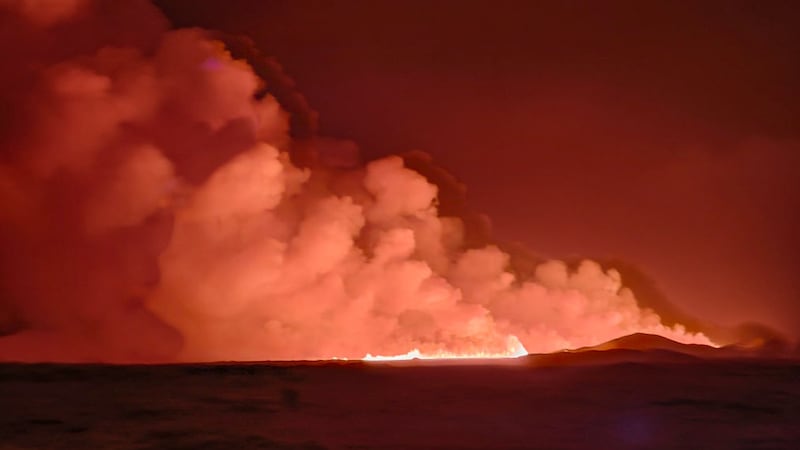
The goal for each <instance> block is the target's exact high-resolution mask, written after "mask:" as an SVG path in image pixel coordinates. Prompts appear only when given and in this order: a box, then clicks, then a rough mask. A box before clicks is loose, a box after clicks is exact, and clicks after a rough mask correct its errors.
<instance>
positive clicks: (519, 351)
mask: <svg viewBox="0 0 800 450" xmlns="http://www.w3.org/2000/svg"><path fill="white" fill-rule="evenodd" d="M508 344H509V345H508V349H507V351H505V352H499V353H495V352H484V351H478V352H472V353H454V352H447V351H439V352H435V353H422V352H420V351H419V349H416V348H415V349H413V350H411V351H410V352H408V353H406V354H403V355H394V356H383V355H372V354H370V353H367V354H366V355H365V356H364V357H363V358H362V360H364V361H410V360H413V359H508V358H519V357H520V356H526V355H527V354H528V351H527V350H526V349H525V346H523V345H522V342H520V341H519V339H517V337H516V336H509V339H508Z"/></svg>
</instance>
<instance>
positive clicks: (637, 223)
mask: <svg viewBox="0 0 800 450" xmlns="http://www.w3.org/2000/svg"><path fill="white" fill-rule="evenodd" d="M156 3H157V4H159V6H161V7H162V8H163V9H164V10H165V12H166V13H167V15H168V17H169V18H170V19H171V20H172V21H173V23H174V24H176V25H179V26H192V25H196V26H202V27H205V28H215V29H219V30H223V31H226V32H229V33H241V34H245V35H248V36H250V37H251V38H252V39H253V40H254V42H255V44H256V46H257V47H258V48H260V49H261V50H262V51H263V52H264V53H265V54H267V55H270V56H274V57H275V58H276V59H277V60H278V61H279V62H280V63H281V64H282V65H283V66H284V69H285V71H286V72H287V73H288V74H289V75H290V76H291V77H292V78H293V79H294V80H295V81H296V82H297V87H296V89H297V90H298V91H300V92H301V93H302V94H304V95H305V97H306V98H307V100H308V102H309V103H310V105H311V107H312V108H313V109H314V110H316V111H317V112H318V113H319V117H320V121H319V130H318V132H319V133H320V134H323V135H328V136H334V137H342V138H350V139H353V140H354V141H356V142H357V143H358V144H359V146H360V147H361V150H362V152H363V154H364V156H365V158H366V159H374V158H376V157H379V156H382V155H386V154H390V153H398V152H404V151H408V150H412V149H420V150H423V151H425V152H428V153H430V154H431V155H433V157H434V160H435V162H436V163H437V164H440V165H441V166H443V167H444V168H446V169H447V170H449V171H450V172H452V173H453V174H455V176H456V177H458V178H459V179H460V180H461V181H462V182H463V183H464V184H465V185H466V186H467V189H468V203H469V205H470V206H471V207H472V208H473V209H475V210H477V211H480V212H483V213H485V214H487V215H488V216H489V217H490V218H491V223H492V225H493V229H494V232H495V235H496V237H497V238H499V239H501V240H512V241H513V240H516V241H520V242H522V243H524V244H525V245H526V246H527V247H528V248H529V249H531V250H532V251H533V252H534V253H536V254H538V255H541V256H547V257H564V258H570V257H583V256H588V257H594V258H598V259H601V260H620V261H624V262H625V263H626V264H630V265H633V266H635V267H637V268H638V269H639V270H641V271H642V272H643V273H644V274H646V275H647V277H649V278H650V279H652V280H654V281H655V284H656V286H657V288H658V290H660V291H661V293H662V294H663V295H665V296H666V297H667V298H669V300H670V301H671V302H673V303H674V304H675V305H676V306H677V307H678V308H680V309H682V310H684V311H685V312H687V313H689V314H692V315H695V316H697V317H699V318H701V319H703V320H711V321H717V322H719V323H723V324H731V323H736V322H740V321H748V320H755V321H764V322H767V323H769V324H771V325H773V326H776V327H778V328H781V329H783V330H784V331H789V332H794V330H797V329H799V328H800V319H798V318H800V288H798V283H797V275H796V274H797V273H798V272H800V263H798V260H797V254H798V249H800V245H798V240H799V239H800V238H798V235H797V225H798V220H797V211H798V206H800V195H799V194H798V191H800V189H798V182H797V180H798V175H800V158H799V157H798V152H799V151H800V143H799V141H798V138H799V137H800V136H798V135H799V134H800V126H798V119H799V118H800V102H798V101H797V100H798V87H799V86H800V82H798V80H800V58H797V56H796V55H797V54H800V8H797V6H796V3H795V2H791V1H786V2H774V1H773V2H758V3H753V2H740V1H736V2H733V1H715V2H700V3H689V2H647V3H646V4H642V3H641V2H586V3H583V2H549V3H544V4H543V3H541V2H526V1H520V2H460V1H438V2H420V1H412V2H386V1H379V2H338V3H331V2H312V1H279V2H261V1H244V0H225V1H212V0H198V1H194V0H193V1H188V0H184V1H181V0H159V1H157V2H156Z"/></svg>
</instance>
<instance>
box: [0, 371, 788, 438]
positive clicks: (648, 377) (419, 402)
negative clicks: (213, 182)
mask: <svg viewBox="0 0 800 450" xmlns="http://www.w3.org/2000/svg"><path fill="white" fill-rule="evenodd" d="M30 448H37V449H38V448H46V449H232V450H235V449H249V448H253V449H322V448H330V449H372V448H378V449H415V448H425V449H443V448H454V449H455V448H457V449H469V448H498V449H512V448H542V449H559V448H561V449H572V448H586V449H623V448H686V449H800V363H798V362H796V361H795V362H790V361H764V360H760V361H753V360H749V361H730V360H726V361H721V360H716V361H707V360H700V359H698V360H688V361H681V362H675V361H669V362H664V361H662V362H641V361H640V362H637V363H618V362H617V363H614V364H591V365H581V364H579V365H574V364H573V365H563V363H560V364H559V365H552V364H550V365H545V366H543V365H542V364H539V363H533V362H531V361H530V360H527V361H521V360H520V361H516V362H515V363H514V364H511V363H506V364H501V365H483V366H481V365H463V364H462V365H452V366H443V365H436V364H433V365H431V364H428V365H421V366H420V365H417V366H414V365H386V364H362V363H350V364H344V363H342V364H307V365H290V364H272V365H241V364H239V365H177V366H100V365H94V366H92V365H21V364H5V365H0V449H3V450H8V449H30Z"/></svg>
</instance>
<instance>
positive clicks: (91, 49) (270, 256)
mask: <svg viewBox="0 0 800 450" xmlns="http://www.w3.org/2000/svg"><path fill="white" fill-rule="evenodd" d="M0 5H2V6H1V7H0V54H2V55H3V56H4V58H3V60H4V61H5V62H6V66H7V68H8V69H7V70H6V71H5V72H4V73H3V74H0V84H2V92H0V114H2V123H3V127H2V129H1V130H0V132H1V133H2V134H0V142H2V153H1V154H0V157H1V158H0V202H2V205H3V208H2V211H0V244H1V248H2V251H1V252H2V253H0V264H1V267H2V278H0V295H2V297H0V335H5V336H4V337H2V338H0V358H1V359H11V360H49V361H87V360H89V361H115V362H128V361H207V360H263V359H306V358H332V357H347V358H361V357H363V356H364V355H365V354H367V353H371V354H382V355H392V354H403V353H406V352H409V351H410V350H412V349H419V351H420V352H421V353H423V354H437V353H453V354H474V353H503V352H507V351H508V350H509V346H512V345H514V343H515V342H516V340H517V339H518V340H519V341H520V342H521V343H522V344H523V345H524V346H525V348H527V350H528V351H531V352H546V351H554V350H559V349H563V348H573V347H581V346H587V345H593V344H597V343H600V342H602V341H606V340H609V339H613V338H616V337H618V336H621V335H626V334H630V333H636V332H645V333H654V334H660V335H663V336H666V337H669V338H671V339H675V340H678V341H681V342H695V343H709V341H708V339H707V338H706V337H705V336H704V335H702V334H700V333H692V332H688V331H687V330H685V329H684V328H683V327H682V326H680V325H676V326H672V327H667V326H665V325H663V324H662V321H661V319H660V318H659V316H658V315H657V314H656V313H655V312H653V311H651V310H648V309H644V308H641V307H639V306H638V305H637V301H636V298H635V296H634V293H633V292H631V291H630V290H629V289H627V288H625V287H624V285H623V282H624V280H622V279H621V278H620V275H619V273H618V272H617V271H615V270H613V269H605V268H603V267H601V266H600V265H599V264H598V263H595V262H592V261H583V262H582V263H580V264H579V265H578V266H577V267H574V266H568V265H567V264H566V263H564V262H561V261H547V262H544V263H541V264H538V265H537V266H536V267H535V269H534V270H533V271H532V273H531V274H530V276H521V275H519V274H516V273H514V272H513V271H511V270H510V268H509V266H510V261H509V258H510V257H509V255H508V254H507V253H505V252H503V251H502V250H500V249H499V248H498V247H497V246H494V245H492V244H491V243H489V244H487V243H485V242H481V241H484V240H485V239H482V238H480V239H476V238H475V234H474V232H473V231H474V230H475V229H476V228H481V227H479V226H475V225H474V222H475V217H476V216H474V215H473V216H470V217H466V216H464V217H462V216H460V215H458V214H457V213H454V212H453V211H457V210H458V209H459V208H452V207H451V208H450V209H448V206H447V205H439V200H438V194H439V188H438V187H437V185H436V184H434V183H432V182H431V181H429V179H428V178H426V177H425V176H423V175H421V174H420V172H417V171H415V170H411V169H410V168H409V167H407V166H406V163H405V162H404V159H402V158H400V157H388V158H384V159H380V160H376V161H371V162H369V163H367V164H366V165H361V164H360V163H358V156H357V154H356V153H357V152H356V150H355V147H354V146H353V144H352V143H348V142H340V141H335V140H331V139H322V138H306V139H304V140H302V141H298V140H293V139H292V137H291V136H290V120H291V117H290V115H289V114H288V113H286V112H285V111H284V109H283V108H282V107H281V105H280V104H279V102H278V101H277V100H276V99H275V97H274V96H273V95H270V94H269V92H270V86H269V85H265V84H264V81H263V80H262V78H260V77H258V76H256V74H255V72H254V71H253V70H252V69H251V66H250V65H249V64H248V63H246V62H244V61H241V60H237V59H235V58H234V57H232V56H231V54H230V53H229V51H228V50H227V49H226V47H225V46H224V44H222V43H221V42H219V41H216V40H214V39H213V38H212V35H210V34H209V33H207V32H205V31H203V30H198V29H182V30H168V29H167V26H166V23H165V20H164V19H163V18H162V17H161V15H160V14H159V12H158V11H157V10H156V9H155V8H154V7H153V6H152V5H150V4H149V3H146V2H144V1H138V0H120V1H115V2H100V1H91V0H72V1H57V0H52V1H36V0H3V1H2V3H0ZM265 92H266V93H267V94H266V95H265V94H264V93H265ZM420 161H422V160H421V159H420V157H419V155H416V156H415V157H414V158H412V162H415V163H416V164H419V163H420ZM423 163H424V164H429V162H425V161H423ZM437 170H438V169H437ZM437 170H433V169H430V170H428V172H429V173H431V174H432V175H434V176H437V177H440V178H441V177H447V176H449V175H447V174H446V173H443V172H442V171H441V170H438V171H437ZM423 172H425V171H423ZM448 196H452V193H448ZM465 219H467V220H465Z"/></svg>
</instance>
